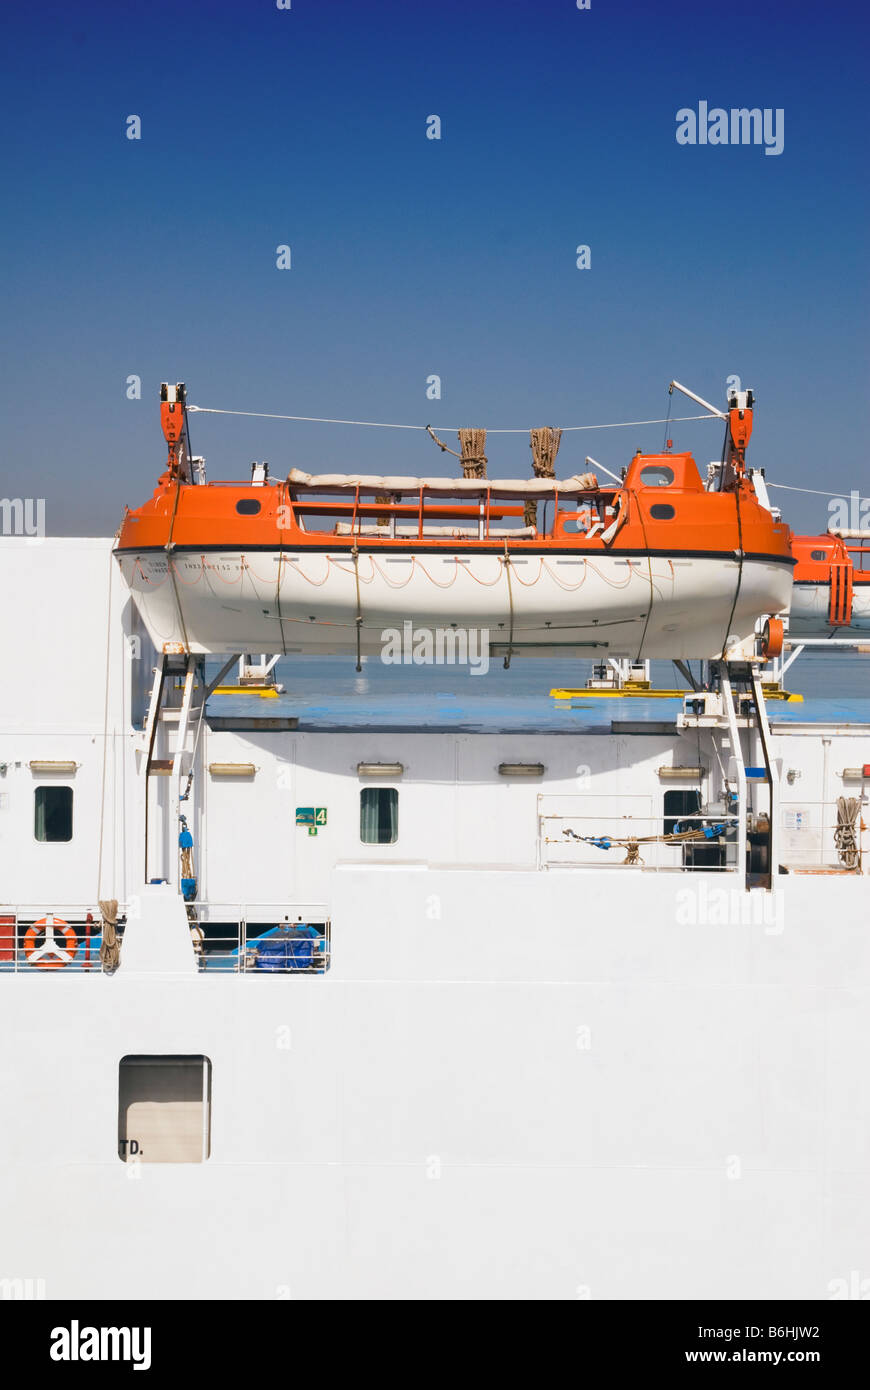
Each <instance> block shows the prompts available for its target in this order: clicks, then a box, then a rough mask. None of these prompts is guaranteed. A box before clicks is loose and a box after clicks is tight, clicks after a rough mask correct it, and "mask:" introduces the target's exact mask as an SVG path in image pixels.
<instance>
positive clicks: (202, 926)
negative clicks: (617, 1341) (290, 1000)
mask: <svg viewBox="0 0 870 1390" xmlns="http://www.w3.org/2000/svg"><path fill="white" fill-rule="evenodd" d="M187 913H188V919H189V921H190V926H191V935H192V938H193V947H194V951H195V953H196V958H197V965H198V967H199V969H200V971H203V972H206V973H208V974H218V973H225V974H226V973H229V974H234V975H246V974H257V975H260V974H262V975H266V974H284V975H300V974H301V975H322V974H324V973H325V972H326V971H327V970H328V969H329V964H330V956H331V923H330V920H329V914H328V912H327V909H326V906H325V904H323V903H291V902H284V903H250V902H248V903H215V902H211V901H205V902H195V903H188V905H187Z"/></svg>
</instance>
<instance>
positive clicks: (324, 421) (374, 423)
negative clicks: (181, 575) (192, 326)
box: [187, 405, 721, 458]
mask: <svg viewBox="0 0 870 1390" xmlns="http://www.w3.org/2000/svg"><path fill="white" fill-rule="evenodd" d="M187 409H188V410H191V411H197V412H198V413H199V414H200V415H245V416H247V417H248V418H252V419H256V420H294V421H297V422H298V423H301V424H306V425H360V426H362V427H363V428H365V429H372V430H417V431H419V432H420V433H427V432H429V433H430V434H431V432H432V430H434V429H439V430H446V431H450V430H457V431H458V430H460V429H462V428H463V426H461V425H398V424H394V423H393V422H392V421H390V420H337V419H331V418H329V417H328V416H325V415H273V414H270V413H268V412H266V411H264V410H219V409H217V408H216V407H214V406H207V405H189V406H188V407H187ZM720 418H721V417H720V416H718V415H710V414H709V413H708V414H706V415H674V416H672V417H671V423H672V424H679V423H682V422H683V421H686V420H718V419H720ZM667 423H668V417H667V416H665V415H662V416H661V417H660V418H659V419H656V420H615V421H611V422H608V424H606V425H562V426H561V429H562V433H563V434H567V433H569V432H570V433H572V434H576V433H577V432H578V431H579V430H624V429H634V427H635V426H636V425H664V424H667ZM488 433H489V434H528V433H529V431H528V429H526V428H525V427H523V429H495V430H489V431H488ZM435 442H436V443H437V444H439V445H440V446H441V448H442V449H445V450H446V451H447V453H448V454H452V453H453V450H452V449H447V446H446V444H441V440H440V439H438V440H436V441H435ZM456 457H457V458H458V457H459V455H458V454H457V456H456Z"/></svg>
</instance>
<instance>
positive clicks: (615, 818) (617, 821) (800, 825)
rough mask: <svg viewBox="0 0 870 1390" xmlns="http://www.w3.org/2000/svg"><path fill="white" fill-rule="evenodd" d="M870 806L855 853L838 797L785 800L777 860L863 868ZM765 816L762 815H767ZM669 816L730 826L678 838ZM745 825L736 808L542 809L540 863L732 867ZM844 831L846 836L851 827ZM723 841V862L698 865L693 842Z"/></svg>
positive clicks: (857, 829) (686, 823) (858, 828)
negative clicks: (649, 811)
mask: <svg viewBox="0 0 870 1390" xmlns="http://www.w3.org/2000/svg"><path fill="white" fill-rule="evenodd" d="M864 806H865V803H864V802H862V803H861V807H860V808H859V813H858V817H857V821H856V823H855V826H854V841H853V844H854V853H852V854H850V855H848V856H846V855H841V853H840V850H841V847H843V846H844V827H843V826H841V825H840V823H839V820H838V807H837V800H836V799H833V800H827V801H813V800H810V799H802V800H800V801H798V800H793V801H782V802H781V803H780V810H779V835H778V853H777V858H778V861H779V863H781V864H783V865H785V866H789V865H790V866H793V867H794V868H795V869H801V868H817V869H819V870H829V871H837V870H840V871H843V872H852V873H857V874H862V873H864V871H865V855H864V833H865V831H864V825H865V824H866V822H864V821H863V820H862V814H861V812H862V810H863V809H864ZM766 814H767V813H766V812H762V815H763V816H764V815H766ZM665 821H668V822H673V821H675V822H677V824H678V825H679V826H680V827H681V828H684V829H691V828H693V827H695V826H698V827H700V828H703V827H707V828H708V829H709V828H710V827H712V826H717V825H721V826H723V827H724V829H723V830H722V832H721V833H720V834H718V835H711V836H710V838H709V839H707V838H705V839H696V840H695V839H686V840H682V841H680V840H674V839H673V838H669V837H668V836H667V835H666V834H665V832H664V823H665ZM739 822H740V817H739V815H737V814H735V813H733V812H731V813H728V814H725V815H716V814H715V813H712V812H710V811H706V812H704V813H702V814H698V815H693V816H688V815H673V816H672V815H667V816H665V815H663V814H658V815H655V816H652V815H646V814H645V815H618V814H614V813H612V812H607V811H599V812H595V811H591V812H582V813H581V812H580V811H577V812H575V811H568V810H564V811H540V812H539V827H540V830H539V840H540V863H541V866H542V867H543V868H548V867H550V866H551V865H566V866H569V867H570V866H571V865H576V866H578V867H583V868H589V867H594V868H622V867H626V866H629V867H631V866H634V867H637V868H642V869H647V870H654V871H664V872H679V873H693V872H700V871H703V872H705V873H709V872H714V873H715V872H730V871H733V870H736V869H739V862H738V855H737V839H736V836H737V827H738V825H739ZM845 833H846V836H848V830H847V831H846V832H845ZM750 839H752V832H750ZM717 844H718V845H719V846H721V849H722V854H721V862H720V863H719V864H716V863H709V862H708V863H703V862H698V863H694V862H693V860H694V859H696V858H700V856H696V855H695V854H694V849H695V847H704V846H707V845H717ZM848 847H849V846H848V844H846V848H847V849H848ZM704 857H705V858H709V856H704ZM856 860H857V862H856ZM844 861H845V862H844ZM777 867H778V865H777Z"/></svg>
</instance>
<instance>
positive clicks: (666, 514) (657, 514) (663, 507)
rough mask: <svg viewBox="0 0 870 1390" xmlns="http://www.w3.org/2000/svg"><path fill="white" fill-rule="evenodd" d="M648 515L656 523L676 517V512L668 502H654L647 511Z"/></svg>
mask: <svg viewBox="0 0 870 1390" xmlns="http://www.w3.org/2000/svg"><path fill="white" fill-rule="evenodd" d="M649 514H650V516H651V517H654V518H655V520H656V521H670V520H671V517H673V516H676V512H675V511H674V509H673V507H672V506H671V505H670V503H669V502H656V503H654V504H653V506H651V507H650V509H649Z"/></svg>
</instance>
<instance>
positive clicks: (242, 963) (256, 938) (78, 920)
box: [0, 899, 331, 976]
mask: <svg viewBox="0 0 870 1390" xmlns="http://www.w3.org/2000/svg"><path fill="white" fill-rule="evenodd" d="M135 911H136V904H135V899H133V900H131V903H130V904H129V912H130V914H131V916H132V915H135ZM187 915H188V924H189V928H190V935H191V942H192V944H193V950H194V954H195V957H196V962H197V968H198V969H199V970H200V972H207V973H209V974H211V973H218V972H224V973H229V974H237V975H239V974H241V975H244V974H255V975H267V974H285V975H322V974H323V973H324V972H325V971H326V970H328V969H329V963H330V950H331V947H330V940H331V927H330V921H329V915H328V912H327V910H326V908H325V905H324V904H310V903H305V904H298V903H297V904H294V903H212V902H197V903H190V904H188V905H187ZM126 920H127V917H126V914H125V912H124V907H123V905H122V906H119V911H118V922H117V926H116V932H117V936H118V940H119V943H120V945H121V953H120V957H121V958H120V965H119V966H118V968H119V969H120V970H123V968H124V949H123V936H124V928H125V925H126ZM102 943H103V938H102V918H101V914H100V911H99V908H98V907H97V906H96V904H93V905H92V904H68V903H67V904H64V905H63V906H60V907H57V908H56V909H55V910H54V912H48V911H46V909H45V908H44V907H43V906H42V905H40V904H31V903H16V904H0V974H26V975H32V976H36V975H40V974H42V975H53V974H64V973H65V974H101V973H102V972H103V970H104V966H103V962H102V960H101V958H100V947H101V946H102Z"/></svg>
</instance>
